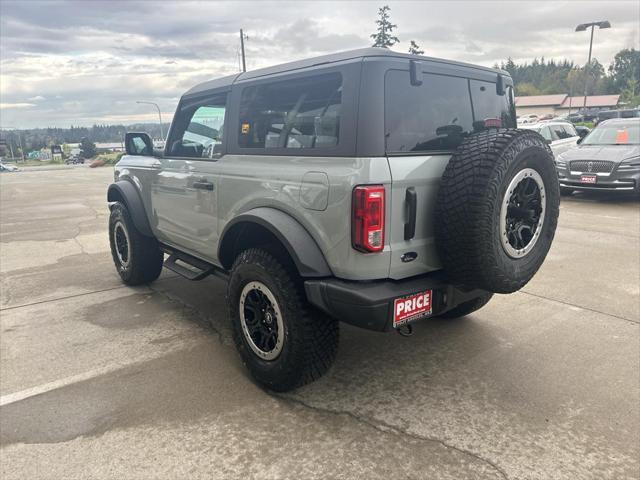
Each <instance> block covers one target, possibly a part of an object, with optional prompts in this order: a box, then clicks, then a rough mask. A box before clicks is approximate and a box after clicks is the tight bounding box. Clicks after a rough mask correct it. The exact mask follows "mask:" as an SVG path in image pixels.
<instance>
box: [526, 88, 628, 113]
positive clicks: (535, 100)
mask: <svg viewBox="0 0 640 480" xmlns="http://www.w3.org/2000/svg"><path fill="white" fill-rule="evenodd" d="M619 100H620V95H590V96H587V105H586V106H587V109H590V110H592V109H596V110H611V109H614V108H617V107H618V102H619ZM583 105H584V96H582V95H581V96H578V97H570V96H569V95H567V94H564V93H560V94H555V95H531V96H528V97H516V113H517V114H518V116H520V117H522V116H525V115H530V114H535V115H538V116H539V117H542V116H544V115H553V116H560V115H567V114H569V113H572V112H577V111H578V110H579V109H582V106H583Z"/></svg>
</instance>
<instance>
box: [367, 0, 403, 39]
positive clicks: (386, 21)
mask: <svg viewBox="0 0 640 480" xmlns="http://www.w3.org/2000/svg"><path fill="white" fill-rule="evenodd" d="M390 11H391V9H390V8H389V6H388V5H385V6H384V7H381V8H379V9H378V20H376V24H377V25H378V31H377V32H376V33H372V34H371V35H370V37H371V38H372V39H373V45H372V47H381V48H389V47H392V46H393V45H395V44H396V43H398V42H399V41H400V40H399V39H398V37H396V36H394V35H393V29H394V28H397V27H398V26H397V25H394V24H393V23H391V17H390V15H389V12H390Z"/></svg>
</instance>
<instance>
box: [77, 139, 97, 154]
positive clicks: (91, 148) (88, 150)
mask: <svg viewBox="0 0 640 480" xmlns="http://www.w3.org/2000/svg"><path fill="white" fill-rule="evenodd" d="M96 153H97V151H96V144H95V143H93V142H92V141H91V140H89V139H88V138H87V137H83V138H82V140H81V141H80V155H81V156H82V158H93V157H95V156H96Z"/></svg>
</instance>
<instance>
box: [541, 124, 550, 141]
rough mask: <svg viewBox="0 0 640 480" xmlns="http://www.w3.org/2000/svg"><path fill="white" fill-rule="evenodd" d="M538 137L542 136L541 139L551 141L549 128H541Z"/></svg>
mask: <svg viewBox="0 0 640 480" xmlns="http://www.w3.org/2000/svg"><path fill="white" fill-rule="evenodd" d="M540 135H542V137H543V138H544V139H545V140H553V137H552V136H551V131H550V130H549V127H542V128H541V129H540Z"/></svg>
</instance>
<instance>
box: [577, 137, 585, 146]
mask: <svg viewBox="0 0 640 480" xmlns="http://www.w3.org/2000/svg"><path fill="white" fill-rule="evenodd" d="M584 137H585V135H582V136H580V138H578V139H577V140H576V144H577V145H580V144H581V143H582V140H584Z"/></svg>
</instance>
